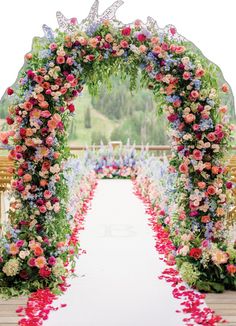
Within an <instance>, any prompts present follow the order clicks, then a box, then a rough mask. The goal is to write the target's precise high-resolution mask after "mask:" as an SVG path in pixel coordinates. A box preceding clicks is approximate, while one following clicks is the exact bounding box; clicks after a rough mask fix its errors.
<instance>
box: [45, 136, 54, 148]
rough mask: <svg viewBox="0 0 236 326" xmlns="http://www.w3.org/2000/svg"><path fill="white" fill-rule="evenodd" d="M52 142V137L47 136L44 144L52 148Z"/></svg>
mask: <svg viewBox="0 0 236 326" xmlns="http://www.w3.org/2000/svg"><path fill="white" fill-rule="evenodd" d="M53 142H54V139H53V137H51V136H48V137H47V138H46V144H47V145H48V146H52V144H53Z"/></svg>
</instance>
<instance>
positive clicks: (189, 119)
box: [184, 113, 196, 123]
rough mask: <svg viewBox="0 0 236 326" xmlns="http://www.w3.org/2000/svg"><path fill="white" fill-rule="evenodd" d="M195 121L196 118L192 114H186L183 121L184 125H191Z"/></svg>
mask: <svg viewBox="0 0 236 326" xmlns="http://www.w3.org/2000/svg"><path fill="white" fill-rule="evenodd" d="M195 119H196V117H195V115H194V114H192V113H189V114H187V115H186V116H185V117H184V121H185V122H186V123H192V122H193V121H195Z"/></svg>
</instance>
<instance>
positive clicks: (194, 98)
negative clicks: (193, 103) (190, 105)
mask: <svg viewBox="0 0 236 326" xmlns="http://www.w3.org/2000/svg"><path fill="white" fill-rule="evenodd" d="M190 97H191V98H192V99H193V100H196V99H198V97H199V93H198V91H192V92H191V93H190Z"/></svg>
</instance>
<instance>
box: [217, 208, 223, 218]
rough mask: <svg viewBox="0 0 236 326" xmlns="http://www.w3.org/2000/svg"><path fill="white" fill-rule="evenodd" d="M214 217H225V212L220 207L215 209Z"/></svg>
mask: <svg viewBox="0 0 236 326" xmlns="http://www.w3.org/2000/svg"><path fill="white" fill-rule="evenodd" d="M216 215H217V216H224V215H225V211H224V209H223V208H222V207H217V209H216Z"/></svg>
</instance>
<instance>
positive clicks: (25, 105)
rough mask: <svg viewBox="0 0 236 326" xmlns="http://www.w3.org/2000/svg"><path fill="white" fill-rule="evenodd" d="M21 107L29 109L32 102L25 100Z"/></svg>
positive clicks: (31, 106)
mask: <svg viewBox="0 0 236 326" xmlns="http://www.w3.org/2000/svg"><path fill="white" fill-rule="evenodd" d="M23 108H24V109H25V110H26V111H31V110H32V108H33V104H32V103H31V102H29V101H27V102H25V103H24V104H23Z"/></svg>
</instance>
